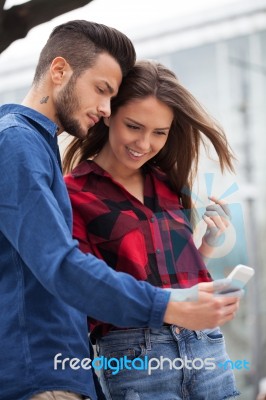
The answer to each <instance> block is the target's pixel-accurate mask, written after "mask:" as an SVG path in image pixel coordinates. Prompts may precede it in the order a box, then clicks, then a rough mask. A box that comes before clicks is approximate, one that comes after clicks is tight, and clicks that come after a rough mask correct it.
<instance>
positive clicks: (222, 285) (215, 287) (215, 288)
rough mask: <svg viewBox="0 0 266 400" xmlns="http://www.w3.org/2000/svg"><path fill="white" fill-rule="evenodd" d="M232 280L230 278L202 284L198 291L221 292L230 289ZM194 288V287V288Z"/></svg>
mask: <svg viewBox="0 0 266 400" xmlns="http://www.w3.org/2000/svg"><path fill="white" fill-rule="evenodd" d="M231 283H232V280H231V279H230V278H222V279H216V280H215V281H213V282H201V283H199V284H198V285H196V286H198V289H199V290H202V291H204V292H208V293H214V292H219V291H221V290H225V289H227V288H229V286H230V284H231ZM193 287H194V286H193Z"/></svg>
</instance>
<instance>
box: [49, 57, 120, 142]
mask: <svg viewBox="0 0 266 400" xmlns="http://www.w3.org/2000/svg"><path fill="white" fill-rule="evenodd" d="M121 80H122V72H121V68H120V66H119V64H118V63H117V62H116V61H115V59H114V58H113V57H111V56H110V55H109V54H107V53H102V54H99V55H98V56H97V59H96V61H95V64H94V66H93V67H91V68H89V69H87V70H86V71H84V72H83V73H82V74H81V75H80V76H79V77H78V78H77V79H73V75H71V77H70V79H69V80H68V82H67V83H66V84H65V85H64V86H63V87H62V88H61V89H60V91H59V92H58V93H57V96H56V98H55V108H56V117H57V120H58V123H59V125H60V126H61V127H62V129H63V130H65V131H66V132H68V133H69V134H70V135H73V136H76V137H79V138H84V137H85V136H86V135H87V132H88V129H89V128H91V127H92V126H93V125H95V124H96V123H97V122H98V121H99V119H100V118H101V117H109V115H110V113H111V108H110V102H111V99H112V97H114V96H116V94H117V92H118V88H119V85H120V83H121Z"/></svg>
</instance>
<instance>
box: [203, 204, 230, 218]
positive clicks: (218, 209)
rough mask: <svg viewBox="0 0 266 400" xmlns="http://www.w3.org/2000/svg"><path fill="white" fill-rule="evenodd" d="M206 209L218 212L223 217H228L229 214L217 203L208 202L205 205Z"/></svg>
mask: <svg viewBox="0 0 266 400" xmlns="http://www.w3.org/2000/svg"><path fill="white" fill-rule="evenodd" d="M206 211H213V212H216V213H217V214H219V215H220V216H221V217H222V218H224V219H227V220H228V219H229V216H228V215H227V214H226V212H225V211H224V209H223V208H222V207H221V206H220V205H219V204H210V205H208V206H207V207H206Z"/></svg>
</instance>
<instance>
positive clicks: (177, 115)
mask: <svg viewBox="0 0 266 400" xmlns="http://www.w3.org/2000/svg"><path fill="white" fill-rule="evenodd" d="M148 96H154V97H156V99H158V100H159V101H161V102H163V103H164V104H166V105H168V106H169V107H170V108H171V109H172V110H173V112H174V119H173V122H172V125H171V128H170V132H169V135H168V139H167V142H166V144H165V146H164V147H163V149H162V150H161V151H160V152H159V153H158V154H157V155H156V156H155V157H154V158H152V159H151V160H149V161H148V163H147V164H149V165H152V166H153V167H154V166H156V167H157V168H159V169H160V170H161V171H163V172H165V173H166V174H167V176H168V179H169V182H170V185H171V187H172V189H173V190H174V191H175V192H176V193H177V195H178V196H179V198H180V199H181V202H182V205H183V206H184V208H185V209H187V210H192V208H193V204H192V199H191V195H190V193H191V189H192V185H193V182H194V179H195V177H196V174H197V171H198V161H199V152H200V144H201V143H203V145H204V147H205V149H206V147H207V146H208V144H210V143H211V144H212V145H213V147H214V149H215V151H216V153H217V155H218V159H219V163H220V168H221V171H222V172H223V171H224V169H225V168H227V169H229V170H231V171H234V168H233V159H234V156H233V154H232V151H231V148H230V146H229V144H228V141H227V139H226V136H225V133H224V131H223V129H222V128H221V127H220V126H219V124H218V123H217V122H216V121H215V120H214V119H213V118H211V117H210V116H209V115H208V113H207V112H206V111H205V110H204V108H203V107H202V106H201V105H200V104H199V102H198V101H197V100H196V99H195V98H194V96H193V95H192V94H191V93H190V92H189V91H188V90H187V89H185V88H184V87H183V86H182V85H181V84H180V83H179V81H178V80H177V78H176V76H175V74H174V73H173V72H172V71H170V70H169V69H168V68H166V67H165V66H163V65H162V64H160V63H156V62H153V61H138V62H137V63H136V64H135V66H134V68H133V69H132V70H131V71H130V72H129V73H128V75H127V76H126V77H125V78H124V79H123V82H122V84H121V86H120V89H119V93H118V95H117V96H116V97H115V98H114V99H113V100H112V103H111V110H112V115H114V114H115V113H116V111H117V110H118V109H119V107H122V106H124V105H125V104H126V103H128V102H130V101H132V100H135V99H143V98H145V97H148ZM107 140H108V127H106V125H105V124H104V122H103V121H102V120H101V121H100V122H99V123H98V124H97V125H95V126H94V127H93V128H91V129H90V130H89V132H88V135H87V137H86V138H85V139H77V138H76V139H74V140H73V141H72V142H71V143H70V145H69V146H68V148H67V149H66V152H65V156H64V161H63V170H64V173H68V172H70V171H71V170H72V169H73V168H74V166H76V165H77V164H78V163H80V162H81V161H83V160H86V159H88V158H93V157H94V156H95V155H96V154H98V153H99V152H100V151H101V149H102V148H103V146H104V145H105V143H106V142H107Z"/></svg>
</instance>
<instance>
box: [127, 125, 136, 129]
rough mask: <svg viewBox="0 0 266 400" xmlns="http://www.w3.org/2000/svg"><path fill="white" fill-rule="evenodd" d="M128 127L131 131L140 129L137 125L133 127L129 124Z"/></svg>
mask: <svg viewBox="0 0 266 400" xmlns="http://www.w3.org/2000/svg"><path fill="white" fill-rule="evenodd" d="M127 127H128V128H129V129H135V130H136V129H139V127H138V126H136V125H131V124H127Z"/></svg>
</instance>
